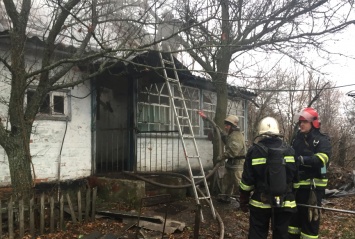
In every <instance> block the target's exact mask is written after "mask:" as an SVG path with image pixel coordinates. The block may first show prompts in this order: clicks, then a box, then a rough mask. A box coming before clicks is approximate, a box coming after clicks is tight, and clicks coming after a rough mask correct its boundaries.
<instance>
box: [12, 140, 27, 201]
mask: <svg viewBox="0 0 355 239" xmlns="http://www.w3.org/2000/svg"><path fill="white" fill-rule="evenodd" d="M18 142H19V144H17V146H15V147H13V148H12V149H11V150H7V151H6V152H7V156H8V160H9V168H10V175H11V186H12V189H13V195H14V197H15V198H20V197H22V198H29V197H30V196H31V193H32V185H33V184H32V175H31V159H30V158H28V157H26V155H28V154H27V153H26V150H25V149H24V147H22V145H23V142H21V139H19V140H18Z"/></svg>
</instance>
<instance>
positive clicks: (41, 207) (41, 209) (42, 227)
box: [39, 193, 45, 234]
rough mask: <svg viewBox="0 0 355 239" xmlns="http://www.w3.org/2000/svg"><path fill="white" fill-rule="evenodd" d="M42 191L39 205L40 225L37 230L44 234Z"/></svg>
mask: <svg viewBox="0 0 355 239" xmlns="http://www.w3.org/2000/svg"><path fill="white" fill-rule="evenodd" d="M44 214H45V213H44V193H42V194H41V205H40V225H39V231H40V233H41V234H44V218H45V215H44Z"/></svg>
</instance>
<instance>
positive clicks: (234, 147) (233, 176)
mask: <svg viewBox="0 0 355 239" xmlns="http://www.w3.org/2000/svg"><path fill="white" fill-rule="evenodd" d="M238 123H239V118H238V116H235V115H229V116H228V117H227V118H226V119H225V120H224V131H225V132H224V133H223V134H221V137H222V141H223V142H224V144H225V150H224V153H223V154H222V156H221V157H220V158H218V160H221V161H225V160H227V161H226V163H225V168H226V174H225V175H224V177H223V180H222V182H223V187H222V193H223V194H222V195H219V196H218V199H217V200H218V201H220V202H223V203H230V202H231V196H232V195H233V189H234V190H235V191H238V188H239V182H240V180H241V177H242V172H243V164H244V159H245V153H246V146H245V139H244V135H243V133H242V132H241V131H240V128H239V126H238Z"/></svg>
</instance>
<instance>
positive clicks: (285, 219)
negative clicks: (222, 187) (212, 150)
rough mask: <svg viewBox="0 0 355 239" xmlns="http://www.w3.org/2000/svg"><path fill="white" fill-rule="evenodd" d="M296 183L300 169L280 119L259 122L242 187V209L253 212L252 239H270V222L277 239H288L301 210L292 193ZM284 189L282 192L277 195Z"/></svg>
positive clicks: (274, 236)
mask: <svg viewBox="0 0 355 239" xmlns="http://www.w3.org/2000/svg"><path fill="white" fill-rule="evenodd" d="M270 152H278V154H276V153H275V154H272V153H270ZM275 155H276V156H277V158H278V159H275V158H276V156H275ZM275 160H277V162H279V163H275ZM270 165H273V166H270ZM274 166H276V167H277V168H276V170H274V169H275V168H273V167H274ZM271 167H272V168H271ZM270 173H273V174H270ZM273 177H274V178H273ZM295 181H297V166H296V163H295V159H294V150H293V149H292V148H291V147H290V146H288V145H287V144H286V143H285V142H283V140H282V139H281V135H280V131H279V125H278V122H277V121H276V119H274V118H272V117H266V118H263V119H262V120H261V121H260V122H259V126H258V135H257V137H256V139H255V141H254V144H253V145H252V146H251V147H250V148H249V150H248V152H247V155H246V159H245V163H244V170H243V176H242V181H241V183H240V188H239V190H240V198H239V202H240V209H241V210H242V211H243V212H248V210H249V209H250V217H249V235H248V238H249V239H266V238H267V237H268V232H269V223H270V221H271V229H272V231H273V237H272V238H273V239H283V238H288V225H289V222H290V219H291V217H292V215H293V214H294V213H295V211H296V210H297V207H296V202H295V196H294V194H293V190H292V185H293V183H294V182H295ZM270 182H272V184H273V185H271V183H270ZM281 188H282V192H279V193H278V194H274V191H275V190H278V189H281ZM252 191H253V194H252V196H251V197H250V194H251V192H252ZM275 195H277V196H275Z"/></svg>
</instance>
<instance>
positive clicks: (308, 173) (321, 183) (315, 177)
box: [292, 128, 331, 189]
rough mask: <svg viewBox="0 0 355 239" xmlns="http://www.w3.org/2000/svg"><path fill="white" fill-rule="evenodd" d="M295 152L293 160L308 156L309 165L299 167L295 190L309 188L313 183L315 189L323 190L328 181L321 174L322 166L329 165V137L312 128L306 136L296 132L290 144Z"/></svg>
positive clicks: (324, 175)
mask: <svg viewBox="0 0 355 239" xmlns="http://www.w3.org/2000/svg"><path fill="white" fill-rule="evenodd" d="M292 147H293V149H294V150H295V158H296V159H298V157H299V156H308V157H310V159H311V162H312V163H311V164H308V165H299V182H298V183H296V184H294V187H295V188H300V187H301V188H310V185H311V183H313V181H314V183H315V186H316V188H318V189H324V188H325V187H326V186H327V183H328V179H327V176H326V174H322V173H321V168H322V167H323V166H326V167H327V166H328V165H329V158H330V155H331V144H330V140H329V137H328V136H327V135H325V134H323V133H321V132H320V131H319V129H315V128H313V129H312V130H311V131H310V132H309V133H308V134H303V133H301V132H298V133H297V135H296V137H295V139H294V140H293V142H292Z"/></svg>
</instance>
